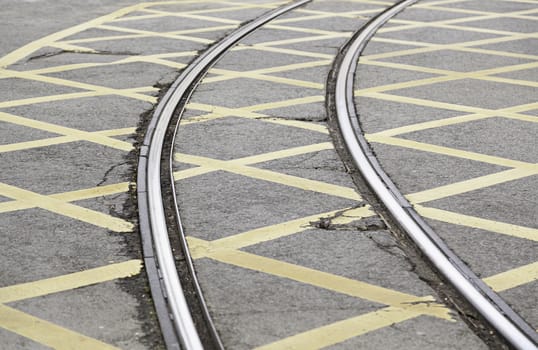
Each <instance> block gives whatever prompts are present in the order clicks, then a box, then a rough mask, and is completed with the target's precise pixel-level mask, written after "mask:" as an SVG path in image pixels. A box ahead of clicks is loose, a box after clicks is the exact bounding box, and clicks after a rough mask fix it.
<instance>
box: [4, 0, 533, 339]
mask: <svg viewBox="0 0 538 350" xmlns="http://www.w3.org/2000/svg"><path fill="white" fill-rule="evenodd" d="M392 3H394V1H373V0H364V1H363V0H341V1H340V0H338V1H337V0H331V1H328V0H314V1H312V2H311V3H310V4H309V5H307V6H306V7H304V8H301V9H298V10H295V11H292V12H291V13H289V14H286V15H284V16H282V17H281V18H279V19H277V20H275V21H273V22H271V23H270V24H268V25H266V26H265V27H264V28H262V29H260V30H258V31H257V32H255V33H254V34H252V35H250V36H248V37H247V38H245V39H244V40H243V41H242V42H241V43H240V44H239V45H238V46H237V47H236V48H234V49H233V50H232V51H230V52H228V53H226V54H225V56H224V57H223V58H222V59H221V60H220V61H219V62H218V63H217V64H216V65H215V67H214V68H213V69H211V70H210V72H209V73H208V75H207V76H206V77H205V78H204V80H203V82H202V84H201V85H200V86H199V87H198V88H197V89H196V90H195V91H194V93H193V95H192V98H191V99H190V101H189V104H188V105H187V110H186V112H185V115H184V117H183V120H182V123H181V125H180V127H179V131H178V135H177V142H176V144H175V148H174V152H175V162H174V170H175V179H176V189H177V193H176V195H177V198H178V202H179V209H180V213H181V215H182V220H183V224H184V229H185V232H186V234H187V239H188V242H189V247H190V249H191V254H192V256H193V257H194V263H195V269H196V272H197V275H198V278H199V279H200V283H201V286H202V289H203V292H204V296H205V298H206V301H207V304H208V307H209V310H210V312H211V316H212V318H213V320H214V322H215V326H216V328H217V330H218V332H219V335H220V337H221V338H222V340H223V342H224V345H225V347H226V348H227V349H250V348H261V349H284V348H296V349H307V348H308V349H315V348H334V349H357V348H364V349H378V348H387V349H396V348H398V349H402V348H403V349H455V348H458V349H459V348H466V349H484V348H487V347H488V346H492V347H500V345H499V343H497V342H495V341H493V340H492V339H488V336H487V335H484V333H483V332H482V333H481V332H480V325H478V330H479V332H478V334H477V333H475V332H474V331H473V330H471V328H469V325H468V323H469V321H471V322H474V321H473V320H469V319H467V320H465V319H463V318H462V316H461V314H460V313H458V311H456V310H454V309H453V308H452V307H453V306H452V305H453V303H451V302H449V301H448V300H447V298H449V297H453V296H451V295H450V294H449V295H446V294H444V288H443V287H442V283H441V281H440V280H439V279H438V277H437V276H436V275H435V273H434V272H433V271H432V270H431V269H430V268H429V267H428V264H427V263H426V262H424V261H422V259H421V258H420V257H419V256H418V255H417V254H416V253H415V252H414V250H413V249H412V248H411V247H409V246H408V245H407V243H406V241H405V240H403V241H402V240H400V238H399V236H398V234H397V233H395V232H394V231H393V230H391V229H389V228H387V225H386V223H385V221H384V220H383V219H382V218H381V216H380V215H379V213H378V212H376V211H375V209H374V208H376V207H377V205H378V204H377V203H376V202H375V201H374V200H373V199H371V197H370V196H369V194H367V193H362V192H359V191H358V190H357V186H356V184H355V183H354V182H353V180H352V178H351V176H350V174H349V173H350V172H352V170H351V169H352V166H351V165H350V164H348V163H346V162H345V161H344V162H343V161H342V160H341V159H340V157H339V155H338V153H337V152H336V150H335V146H334V145H333V140H334V139H335V138H337V132H338V131H337V130H333V129H330V128H329V127H328V124H327V115H326V111H325V106H324V104H325V82H326V79H327V75H328V73H329V70H330V67H331V64H332V61H333V60H334V58H335V55H336V54H337V52H338V49H339V47H340V46H341V45H342V44H343V43H344V42H345V40H347V38H349V37H350V35H351V33H352V32H353V31H355V30H357V29H358V28H359V27H360V26H361V25H363V24H365V23H366V22H367V21H368V19H369V18H371V17H372V16H374V15H376V14H377V13H379V12H380V11H382V10H384V9H385V8H386V7H387V6H390V5H391V4H392ZM280 4H282V2H274V1H268V0H259V1H238V0H234V1H228V0H214V1H211V0H207V1H180V0H177V1H153V2H151V1H150V2H139V1H135V0H121V1H114V2H111V1H104V0H100V1H97V0H94V1H85V2H82V1H50V0H36V1H17V2H10V1H0V6H1V7H2V11H1V12H0V29H1V33H2V34H3V35H2V38H1V39H0V161H1V162H2V172H1V174H0V233H1V234H0V246H1V247H2V248H1V250H0V255H1V256H2V258H1V260H0V261H1V262H2V272H1V273H0V342H1V344H2V346H1V347H2V348H6V349H45V348H58V349H111V348H122V349H161V348H164V343H163V341H162V338H161V334H160V329H159V325H158V322H157V318H156V316H155V311H154V308H153V304H152V301H151V295H150V293H149V286H148V283H147V278H146V274H145V270H144V267H143V264H142V253H141V248H140V238H139V232H138V227H137V208H136V198H134V196H133V194H134V192H135V191H134V183H135V169H136V158H137V153H136V152H137V151H136V145H137V141H138V140H140V137H142V136H143V135H142V133H143V130H141V129H139V130H138V131H137V128H139V127H143V124H144V121H145V119H146V117H147V114H148V113H149V112H150V111H151V109H152V108H153V106H154V105H155V104H156V102H157V100H158V96H159V94H160V93H162V92H163V91H164V90H165V89H166V86H167V84H169V83H171V82H172V81H173V80H174V79H175V78H176V77H177V76H178V74H179V72H180V71H181V70H182V69H183V68H184V67H185V66H186V65H187V64H188V63H189V62H190V61H191V60H192V59H193V58H194V57H196V55H197V54H198V52H199V51H200V50H203V49H205V48H206V47H207V46H208V45H210V44H211V43H213V42H214V41H215V40H218V39H219V38H221V37H223V36H224V35H225V34H226V33H228V32H230V31H231V30H233V29H234V28H236V27H237V26H238V25H240V24H241V22H243V21H247V20H250V19H252V18H254V17H256V16H258V15H260V14H261V13H263V12H265V11H268V10H270V9H272V8H275V7H277V6H279V5H280ZM537 11H538V10H537V9H536V6H535V4H533V3H532V2H530V1H516V0H495V1H493V0H492V1H488V2H487V3H486V4H485V5H484V2H481V1H473V0H468V1H456V0H454V1H440V2H439V1H426V0H425V1H420V2H419V3H418V4H417V5H414V6H413V7H411V8H410V9H409V10H406V11H405V12H403V13H402V14H400V15H399V16H398V17H396V18H395V19H394V20H392V21H390V22H389V23H388V24H387V25H386V26H385V27H384V28H382V29H381V30H380V32H379V33H378V34H377V35H376V36H375V37H374V39H373V40H372V41H371V42H370V44H369V45H368V46H367V50H366V53H365V56H364V57H363V58H362V59H361V62H360V64H359V68H358V72H357V88H358V91H357V93H356V102H357V106H358V109H359V111H360V117H361V123H362V126H363V128H364V129H365V132H366V134H367V137H368V139H369V140H370V141H371V144H372V146H373V147H374V150H375V152H376V154H377V155H378V156H379V158H380V161H381V163H382V165H383V167H384V168H385V170H386V171H387V172H388V173H389V175H390V176H391V177H392V178H393V179H394V181H395V182H396V183H397V184H398V186H399V187H400V189H401V190H402V192H403V193H404V194H405V195H407V196H408V198H409V199H410V200H411V201H412V202H413V203H414V204H416V208H417V210H418V211H419V212H420V213H421V214H422V215H423V216H424V217H425V218H426V219H427V220H428V222H429V223H430V224H431V225H432V227H434V229H435V230H436V231H437V232H438V233H439V234H440V235H441V236H442V237H443V239H445V240H446V242H447V243H448V244H449V246H450V247H451V248H453V249H454V250H455V251H456V253H458V254H459V255H460V256H461V257H462V258H463V259H464V260H465V261H466V262H467V263H468V264H469V266H470V267H471V268H472V269H473V270H474V271H475V272H476V273H477V274H479V275H480V276H481V277H484V278H485V281H486V282H487V283H489V284H490V285H491V286H492V287H493V288H494V289H496V290H497V291H499V292H500V293H501V296H502V297H503V298H505V299H506V300H507V301H508V302H509V303H511V304H513V306H514V308H515V309H516V310H517V311H518V312H520V313H521V315H522V316H523V317H524V318H526V319H527V321H528V322H529V323H531V324H532V325H533V327H535V328H536V327H538V321H537V320H536V314H537V313H536V305H538V303H537V300H536V294H537V293H536V283H537V282H536V280H537V278H538V269H537V266H538V265H537V262H536V256H537V254H536V237H537V230H538V227H537V222H538V220H537V217H536V210H535V204H536V203H535V198H536V176H537V172H536V169H537V168H536V159H535V158H536V154H537V152H536V151H537V150H536V142H535V136H536V130H535V125H536V115H537V113H536V111H538V105H537V101H536V84H537V83H536V72H537V70H536V67H537V66H536V64H537V62H536V60H537V57H538V56H537V55H538V52H536V45H534V44H535V43H536V40H537V37H536V32H538V30H537V28H536V27H537V19H538V17H537ZM447 21H448V22H447ZM469 41H473V42H471V43H468V42H469ZM475 41H476V42H475ZM462 42H467V43H464V44H462ZM458 62H461V63H458ZM461 74H467V75H465V76H462V75H461ZM461 92H463V94H462V93H461ZM399 128H400V129H399ZM337 147H338V146H337ZM337 147H336V148H337ZM359 187H361V184H359ZM456 304H458V303H457V302H456ZM458 305H459V304H458ZM475 331H476V329H475Z"/></svg>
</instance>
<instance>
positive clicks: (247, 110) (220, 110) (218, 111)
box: [181, 96, 329, 134]
mask: <svg viewBox="0 0 538 350" xmlns="http://www.w3.org/2000/svg"><path fill="white" fill-rule="evenodd" d="M322 99H323V97H322V96H314V97H312V98H299V99H294V100H288V101H279V102H275V103H272V104H264V105H257V106H250V107H244V108H226V107H220V106H212V105H207V104H202V103H192V102H191V103H189V104H188V105H187V109H192V110H197V111H204V112H211V113H209V114H206V115H202V116H198V117H193V118H189V119H186V120H182V121H181V123H182V124H183V125H188V124H191V123H199V122H206V121H210V120H215V119H220V118H224V117H230V116H233V117H240V118H247V119H255V120H261V121H264V122H267V123H273V124H279V125H284V126H291V127H295V128H300V129H305V130H311V131H316V132H319V133H322V134H328V133H329V131H328V130H327V127H326V126H325V125H322V124H316V123H310V122H306V121H300V120H292V119H283V118H272V117H269V116H268V115H265V114H261V113H256V110H263V109H272V108H275V109H276V108H281V107H290V106H295V105H301V104H307V103H311V102H320V101H321V100H322Z"/></svg>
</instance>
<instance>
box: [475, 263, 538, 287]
mask: <svg viewBox="0 0 538 350" xmlns="http://www.w3.org/2000/svg"><path fill="white" fill-rule="evenodd" d="M536 280H538V261H536V262H533V263H532V264H529V265H525V266H520V267H517V268H515V269H512V270H509V271H505V272H501V273H499V274H497V275H494V276H491V277H487V278H484V282H486V283H487V284H488V285H489V286H490V287H491V289H493V290H494V291H496V292H503V291H505V290H508V289H512V288H516V287H519V286H522V285H524V284H528V283H532V282H535V281H536Z"/></svg>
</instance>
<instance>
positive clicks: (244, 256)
mask: <svg viewBox="0 0 538 350" xmlns="http://www.w3.org/2000/svg"><path fill="white" fill-rule="evenodd" d="M210 257H211V259H214V260H217V261H220V262H223V263H227V264H232V265H235V266H239V267H243V268H246V269H250V270H255V271H260V272H263V273H267V274H271V275H273V276H278V277H282V278H287V279H290V280H293V281H298V282H302V283H306V284H309V285H312V286H316V287H320V288H324V289H327V290H331V291H334V292H338V293H342V294H346V295H350V296H353V297H356V298H360V299H365V300H369V301H372V302H375V303H379V304H384V305H390V306H396V307H399V308H402V309H409V308H412V309H413V310H414V311H416V312H417V313H420V314H425V315H429V316H434V317H438V318H441V319H445V320H450V319H451V316H450V314H449V310H448V309H447V308H446V307H445V306H444V305H441V304H438V303H435V301H434V299H433V297H431V296H426V297H417V296H414V295H411V294H406V293H402V292H398V291H395V290H391V289H387V288H383V287H379V286H376V285H373V284H369V283H365V282H361V281H357V280H352V279H349V278H346V277H341V276H336V275H333V274H330V273H326V272H322V271H317V270H314V269H309V268H306V267H303V266H299V265H294V264H290V263H286V262H283V261H279V260H275V259H270V258H266V257H262V256H259V255H255V254H250V253H246V252H243V251H239V250H219V251H216V252H213V253H212V254H211V256H210Z"/></svg>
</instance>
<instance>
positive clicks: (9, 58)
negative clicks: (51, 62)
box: [0, 1, 177, 68]
mask: <svg viewBox="0 0 538 350" xmlns="http://www.w3.org/2000/svg"><path fill="white" fill-rule="evenodd" d="M170 3H177V2H174V1H157V2H151V3H140V4H136V5H132V6H128V7H125V8H122V9H120V10H117V11H114V12H112V13H110V14H107V15H104V16H101V17H98V18H95V19H93V20H90V21H88V22H85V23H81V24H79V25H76V26H73V27H71V28H68V29H65V30H62V31H59V32H56V33H54V34H51V35H48V36H46V37H44V38H41V39H38V40H36V41H33V42H31V43H29V44H27V45H25V46H23V47H20V48H18V49H17V50H15V51H12V52H11V53H9V54H7V55H5V56H3V57H1V58H0V68H2V67H7V66H9V65H11V64H13V63H15V62H17V61H19V60H21V59H22V58H24V57H26V56H28V55H29V54H31V53H32V52H34V51H37V50H39V49H40V48H42V47H46V46H49V45H51V44H53V43H54V42H56V41H59V40H61V39H63V38H66V37H68V36H71V35H74V34H77V33H80V32H82V31H84V30H87V29H90V28H96V27H98V26H99V25H101V24H103V23H105V22H110V21H113V20H114V19H116V18H119V17H122V16H125V15H126V14H128V13H131V12H134V11H138V10H140V9H143V8H145V7H148V6H158V5H164V4H170Z"/></svg>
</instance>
